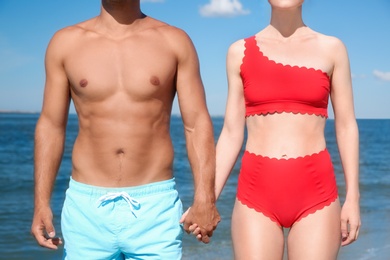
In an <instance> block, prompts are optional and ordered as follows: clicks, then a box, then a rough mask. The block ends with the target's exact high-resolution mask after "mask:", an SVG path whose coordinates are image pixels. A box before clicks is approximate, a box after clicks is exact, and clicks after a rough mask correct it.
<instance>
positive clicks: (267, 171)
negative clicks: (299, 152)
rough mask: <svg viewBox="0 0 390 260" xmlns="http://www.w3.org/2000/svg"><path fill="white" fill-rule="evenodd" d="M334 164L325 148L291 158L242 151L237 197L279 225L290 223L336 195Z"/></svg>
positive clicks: (326, 202)
mask: <svg viewBox="0 0 390 260" xmlns="http://www.w3.org/2000/svg"><path fill="white" fill-rule="evenodd" d="M337 197H338V195H337V185H336V178H335V175H334V171H333V164H332V161H331V158H330V155H329V153H328V150H327V149H325V150H323V151H321V152H319V153H315V154H312V155H307V156H304V157H298V158H292V159H276V158H269V157H264V156H261V155H256V154H253V153H250V152H248V151H245V153H244V155H243V157H242V163H241V172H240V175H239V178H238V187H237V199H238V200H239V201H241V203H242V204H244V205H246V206H247V207H249V208H252V209H255V210H256V211H258V212H261V213H263V214H264V215H265V216H267V217H268V218H270V219H271V220H273V221H275V222H276V223H277V224H278V225H279V226H282V227H291V226H292V225H293V224H294V223H295V222H297V221H299V220H300V219H302V218H303V217H306V216H307V215H309V214H311V213H314V212H315V211H317V210H320V209H322V208H324V207H325V206H329V205H330V204H331V203H332V202H333V201H335V200H336V199H337Z"/></svg>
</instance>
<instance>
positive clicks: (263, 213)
mask: <svg viewBox="0 0 390 260" xmlns="http://www.w3.org/2000/svg"><path fill="white" fill-rule="evenodd" d="M237 200H238V201H239V202H240V203H241V204H242V205H244V206H245V207H247V208H249V209H253V210H254V211H256V212H257V213H260V214H262V215H263V216H264V217H266V218H269V219H270V220H271V221H272V222H275V224H276V225H278V226H279V227H283V226H282V225H281V224H280V223H279V221H278V220H277V219H275V218H274V217H272V216H271V215H269V214H267V213H265V212H262V211H260V210H258V209H256V208H255V207H253V206H250V205H248V204H246V203H245V202H243V201H242V200H241V199H239V198H238V197H237Z"/></svg>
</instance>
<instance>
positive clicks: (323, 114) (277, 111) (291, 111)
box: [245, 110, 328, 118]
mask: <svg viewBox="0 0 390 260" xmlns="http://www.w3.org/2000/svg"><path fill="white" fill-rule="evenodd" d="M282 113H292V114H294V115H298V114H300V115H309V116H312V115H315V116H321V117H324V118H328V115H327V114H325V113H319V112H308V111H299V110H272V111H260V112H253V113H250V114H247V115H245V117H252V116H266V115H274V114H282Z"/></svg>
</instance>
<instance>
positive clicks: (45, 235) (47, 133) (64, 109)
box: [31, 32, 70, 249]
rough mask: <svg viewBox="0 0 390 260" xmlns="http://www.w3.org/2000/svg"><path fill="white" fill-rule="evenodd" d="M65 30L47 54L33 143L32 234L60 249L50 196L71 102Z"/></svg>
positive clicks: (47, 245)
mask: <svg viewBox="0 0 390 260" xmlns="http://www.w3.org/2000/svg"><path fill="white" fill-rule="evenodd" d="M63 34H64V33H63V32H59V33H57V34H56V35H55V36H54V37H53V39H52V40H51V42H50V43H49V46H48V48H47V52H46V57H45V68H46V83H45V91H44V99H43V107H42V112H41V115H40V117H39V119H38V122H37V125H36V130H35V144H34V183H35V186H34V218H33V222H32V226H31V233H32V234H33V236H34V237H35V239H36V240H37V242H38V244H39V245H40V246H42V247H47V248H50V249H57V245H58V244H61V243H62V242H61V240H60V239H58V238H55V229H54V226H53V221H52V220H53V214H52V211H51V208H50V199H51V194H52V191H53V186H54V182H55V179H56V176H57V172H58V169H59V166H60V163H61V158H62V154H63V150H64V143H65V129H66V123H67V119H68V110H69V103H70V94H69V83H68V79H67V77H66V74H65V70H64V66H63V58H62V54H63V53H64V41H63V38H64V35H63Z"/></svg>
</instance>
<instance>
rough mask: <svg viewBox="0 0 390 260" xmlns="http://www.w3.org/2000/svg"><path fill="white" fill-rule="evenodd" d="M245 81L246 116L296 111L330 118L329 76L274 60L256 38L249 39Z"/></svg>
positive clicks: (247, 40) (246, 45) (242, 75)
mask: <svg viewBox="0 0 390 260" xmlns="http://www.w3.org/2000/svg"><path fill="white" fill-rule="evenodd" d="M241 78H242V82H243V85H244V97H245V107H246V116H251V115H266V114H273V113H282V112H292V113H295V114H296V113H300V114H310V115H312V114H315V115H318V116H324V117H328V110H327V108H328V99H329V93H330V79H329V76H328V75H327V74H326V73H325V72H323V71H321V70H318V69H314V68H306V67H299V66H290V65H283V64H281V63H277V62H275V61H273V60H270V59H269V58H268V57H266V56H264V54H263V53H262V52H261V51H260V48H259V46H258V45H257V41H256V38H255V36H252V37H250V38H247V39H245V52H244V58H243V61H242V64H241Z"/></svg>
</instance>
